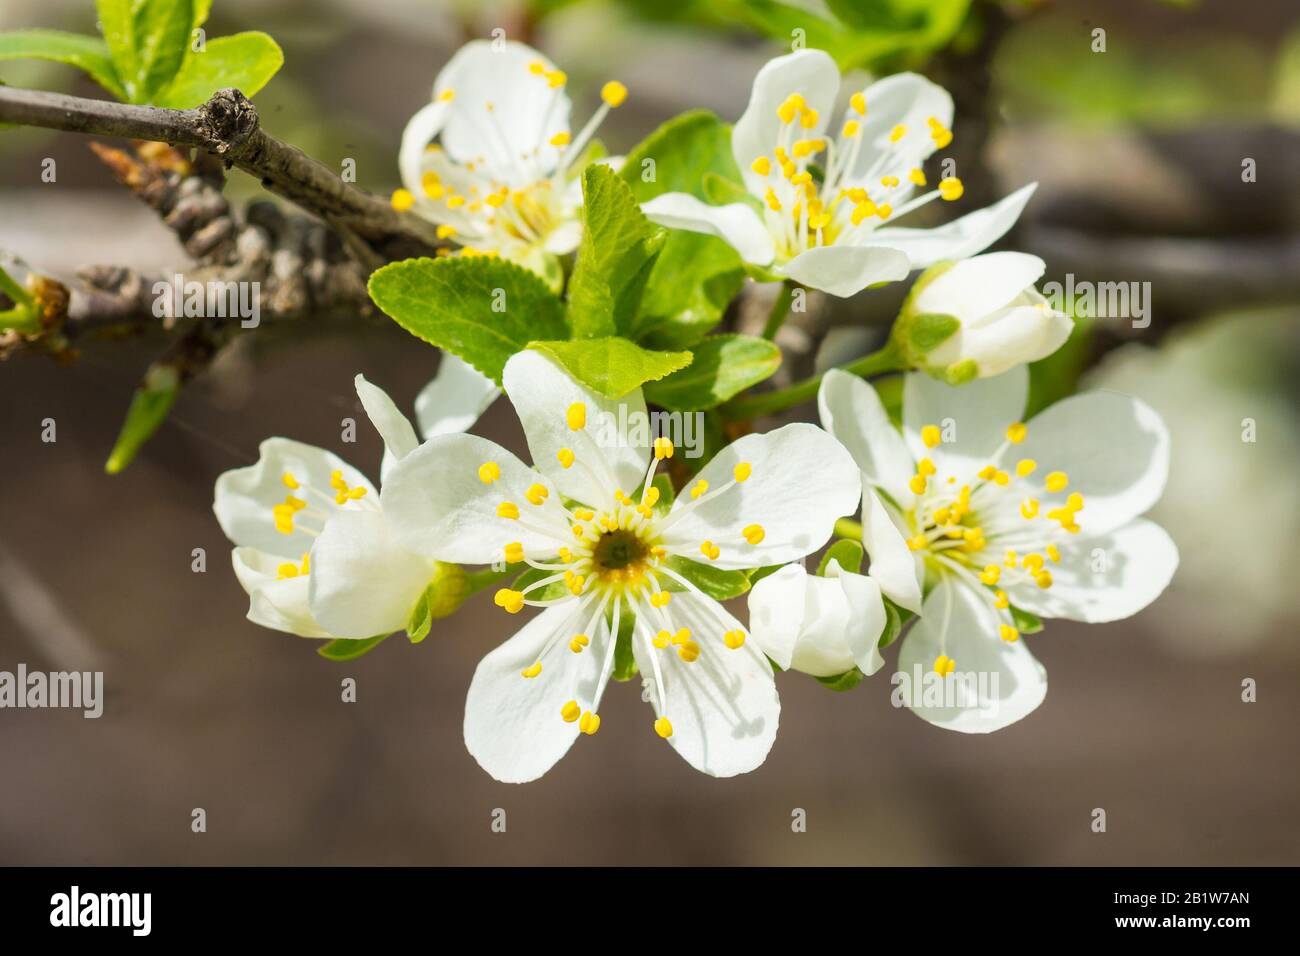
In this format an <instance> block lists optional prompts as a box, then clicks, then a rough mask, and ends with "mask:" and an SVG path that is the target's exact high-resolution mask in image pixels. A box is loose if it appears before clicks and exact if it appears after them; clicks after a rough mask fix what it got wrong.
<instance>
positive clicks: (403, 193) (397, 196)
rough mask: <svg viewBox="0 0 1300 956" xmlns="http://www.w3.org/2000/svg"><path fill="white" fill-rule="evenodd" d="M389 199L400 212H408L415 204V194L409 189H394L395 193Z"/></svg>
mask: <svg viewBox="0 0 1300 956" xmlns="http://www.w3.org/2000/svg"><path fill="white" fill-rule="evenodd" d="M388 201H389V202H390V203H392V206H393V208H394V209H396V210H397V211H398V212H406V210H408V209H410V208H411V207H412V206H414V205H415V196H414V194H412V192H411V191H410V190H409V189H394V190H393V195H392V197H391V198H390V199H389V200H388Z"/></svg>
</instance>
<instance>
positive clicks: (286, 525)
mask: <svg viewBox="0 0 1300 956" xmlns="http://www.w3.org/2000/svg"><path fill="white" fill-rule="evenodd" d="M275 530H276V531H278V532H280V534H293V519H292V518H280V517H277V518H276V519H275Z"/></svg>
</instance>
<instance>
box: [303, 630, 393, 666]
mask: <svg viewBox="0 0 1300 956" xmlns="http://www.w3.org/2000/svg"><path fill="white" fill-rule="evenodd" d="M390 636H391V635H389V634H376V635H375V636H374V637H366V638H362V639H360V640H357V639H354V638H336V639H334V640H332V641H330V642H329V643H327V644H325V645H324V646H323V647H318V648H317V649H316V653H317V654H319V655H320V656H321V657H323V658H325V659H326V660H330V661H355V660H356V659H357V658H358V657H360V656H362V655H363V654H368V653H370V652H371V651H372V650H374V649H375V648H376V647H378V646H379V645H380V644H382V643H383V642H384V641H386V640H388V638H389V637H390Z"/></svg>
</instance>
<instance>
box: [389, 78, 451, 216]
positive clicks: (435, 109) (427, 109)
mask: <svg viewBox="0 0 1300 956" xmlns="http://www.w3.org/2000/svg"><path fill="white" fill-rule="evenodd" d="M450 108H451V104H449V103H446V102H437V101H435V102H433V103H429V104H427V105H426V106H424V107H422V108H421V109H420V110H419V111H418V112H416V114H415V115H414V116H412V117H411V119H410V120H409V121H408V122H407V124H406V129H405V130H403V131H402V146H401V149H400V150H399V151H398V154H397V167H398V170H399V171H400V172H401V174H402V185H403V186H405V187H406V189H407V190H408V191H409V192H410V193H411V195H413V196H415V198H416V199H417V200H420V201H427V197H426V196H425V193H424V183H423V181H422V180H423V177H424V171H425V169H426V168H427V167H426V166H425V157H426V156H427V155H428V153H429V150H428V146H429V144H430V143H431V142H433V140H434V138H435V137H436V136H437V135H438V133H439V132H441V130H442V126H443V123H445V122H446V121H447V113H448V111H449V110H450Z"/></svg>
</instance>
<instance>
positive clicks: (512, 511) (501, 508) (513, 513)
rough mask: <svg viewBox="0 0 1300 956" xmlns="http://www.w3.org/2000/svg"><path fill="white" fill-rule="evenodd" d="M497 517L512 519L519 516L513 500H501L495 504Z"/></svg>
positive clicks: (517, 507)
mask: <svg viewBox="0 0 1300 956" xmlns="http://www.w3.org/2000/svg"><path fill="white" fill-rule="evenodd" d="M497 517H498V518H508V519H510V520H511V521H513V520H515V519H516V518H518V517H519V506H518V505H517V504H515V503H514V502H513V501H503V502H501V504H499V505H497Z"/></svg>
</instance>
